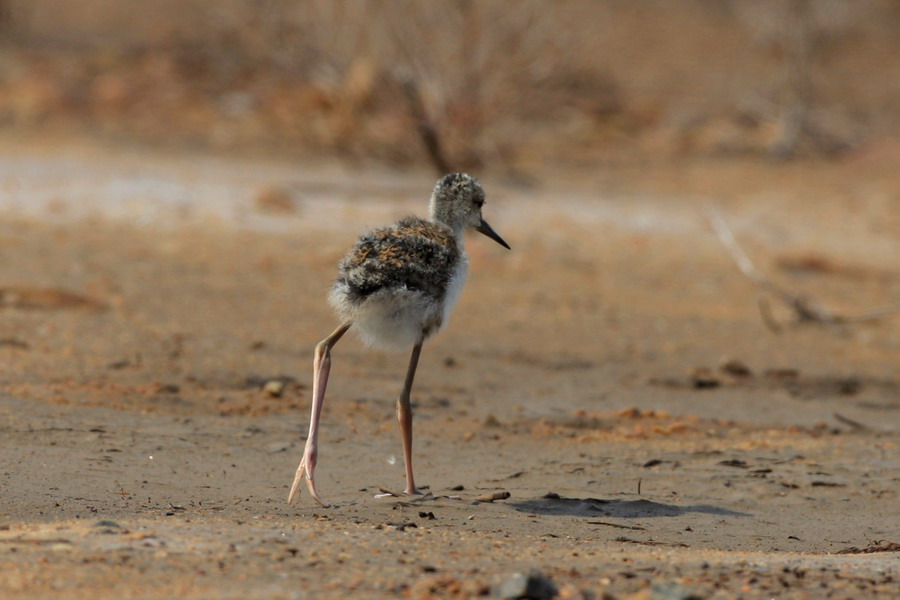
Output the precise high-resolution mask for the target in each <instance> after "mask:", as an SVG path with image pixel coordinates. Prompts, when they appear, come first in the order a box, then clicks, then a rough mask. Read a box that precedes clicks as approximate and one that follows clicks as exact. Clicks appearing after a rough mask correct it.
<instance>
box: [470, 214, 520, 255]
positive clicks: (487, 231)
mask: <svg viewBox="0 0 900 600" xmlns="http://www.w3.org/2000/svg"><path fill="white" fill-rule="evenodd" d="M475 231H477V232H479V233H483V234H484V235H486V236H488V237H489V238H491V239H492V240H494V241H495V242H497V243H498V244H500V245H501V246H503V247H504V248H506V249H507V250H512V248H510V247H509V244H507V243H506V242H504V241H503V238H502V237H500V236H499V235H498V234H497V232H496V231H494V229H493V228H492V227H491V226H490V225H488V222H487V221H485V220H484V219H481V225H479V226H478V227H476V228H475Z"/></svg>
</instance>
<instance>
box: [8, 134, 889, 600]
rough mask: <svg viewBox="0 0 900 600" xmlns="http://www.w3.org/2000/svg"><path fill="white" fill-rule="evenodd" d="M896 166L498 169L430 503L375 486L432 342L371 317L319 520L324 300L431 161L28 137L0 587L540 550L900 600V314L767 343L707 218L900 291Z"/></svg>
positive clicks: (484, 568)
mask: <svg viewBox="0 0 900 600" xmlns="http://www.w3.org/2000/svg"><path fill="white" fill-rule="evenodd" d="M878 158H879V157H878V156H876V157H875V158H874V159H872V160H873V161H874V162H873V163H872V164H874V166H872V164H870V163H865V164H853V163H850V164H843V165H838V166H834V165H805V166H803V165H795V166H792V167H783V166H782V167H779V166H775V165H759V164H756V165H754V164H747V165H737V166H736V165H735V164H734V163H723V164H721V165H716V164H701V165H696V164H694V165H685V166H683V167H679V168H677V169H676V168H671V167H659V168H656V169H655V170H654V169H649V170H647V171H638V170H631V171H629V170H627V169H626V170H623V171H622V172H617V171H613V170H607V171H604V172H602V173H599V174H594V175H592V176H585V177H581V178H578V179H577V180H563V179H562V178H559V180H554V179H547V180H546V181H545V183H544V184H543V185H541V186H540V187H536V188H527V187H522V186H520V185H516V184H515V183H514V182H505V181H502V180H491V179H486V180H485V182H484V183H485V186H486V188H487V191H488V195H489V204H488V205H487V207H486V214H487V215H489V217H490V220H491V222H492V224H493V225H494V227H495V228H496V229H497V230H498V231H499V232H500V233H501V234H502V235H503V236H504V237H505V238H506V239H507V241H509V242H510V244H511V245H512V247H513V250H512V251H511V252H507V251H505V250H504V249H502V248H500V247H499V246H497V245H496V244H493V243H491V242H490V241H489V240H486V239H479V238H478V237H472V238H471V239H470V240H469V242H468V248H469V251H470V254H471V261H472V269H471V275H470V280H469V284H468V287H467V289H466V291H465V293H464V295H463V298H462V300H461V301H460V304H459V306H458V307H457V310H456V312H455V314H454V316H453V319H452V322H451V323H450V325H449V327H448V329H447V330H446V331H444V332H443V333H442V334H441V335H440V336H438V337H437V338H435V339H434V340H433V341H431V342H429V343H428V344H427V345H426V347H425V350H424V352H423V358H422V362H421V363H420V371H419V376H418V379H417V382H416V386H415V389H414V401H415V406H416V408H415V410H416V418H415V435H416V439H415V457H416V471H417V476H418V477H417V479H418V480H419V482H420V483H421V484H424V485H427V486H429V487H428V490H429V492H430V493H431V494H430V495H428V496H425V497H423V498H410V497H405V498H393V497H388V498H375V496H376V494H378V491H379V487H385V488H389V489H401V488H402V485H403V467H402V458H401V456H400V451H399V433H398V431H397V426H396V421H395V417H394V406H393V403H394V398H395V396H396V394H397V393H398V391H399V387H400V385H401V383H402V376H403V372H404V368H405V363H406V357H405V356H404V355H402V354H392V353H387V352H381V351H373V350H368V349H366V348H364V347H363V346H362V345H361V344H360V343H359V341H358V340H356V339H354V338H353V337H348V338H346V340H343V341H341V343H340V344H339V345H338V346H337V347H336V349H335V353H334V369H333V374H332V382H331V385H330V388H329V394H328V398H327V400H326V405H325V411H324V422H323V432H322V440H321V446H320V460H319V467H318V471H317V475H318V483H319V488H320V491H321V493H322V495H323V497H324V498H325V499H326V500H328V501H330V502H332V503H333V506H332V507H330V508H322V507H319V506H317V505H315V504H314V503H313V502H312V501H311V499H310V498H309V496H308V495H307V494H306V493H305V490H304V494H303V495H302V496H301V498H300V501H299V502H298V503H297V504H295V505H294V506H288V505H287V504H286V503H285V498H286V496H287V490H288V486H289V484H290V482H291V479H292V477H293V472H294V469H295V468H296V466H297V462H298V461H299V459H300V454H301V451H302V447H303V440H304V436H305V429H306V426H307V423H308V404H309V392H310V382H311V350H312V347H313V346H314V344H315V343H316V342H317V341H318V340H319V339H321V338H322V337H324V336H325V335H326V334H327V333H328V332H329V331H330V330H331V329H332V328H333V326H334V318H333V316H332V315H331V314H330V312H329V310H328V308H327V305H326V303H325V301H324V295H325V293H326V291H327V288H328V286H329V284H330V282H331V280H332V278H333V276H334V272H335V271H334V269H335V264H336V261H337V260H338V258H339V257H340V256H341V255H342V253H343V252H344V251H345V250H346V249H347V248H348V247H349V245H350V244H352V242H353V240H354V239H355V237H356V235H358V234H359V233H360V232H361V231H362V230H363V229H365V228H366V227H368V226H373V225H378V224H381V223H384V222H389V221H391V220H392V219H394V218H395V217H399V216H402V215H404V214H406V213H409V212H422V211H424V203H425V199H426V198H427V194H428V191H429V189H430V186H431V184H432V177H431V176H430V175H428V174H423V173H418V174H398V173H390V172H382V171H379V170H377V169H371V168H366V167H359V168H355V169H354V168H349V167H341V166H339V165H304V166H302V168H298V167H297V166H296V165H285V164H279V163H275V162H270V161H262V160H258V161H240V160H237V159H227V158H208V157H194V156H190V155H183V156H171V155H169V156H157V155H153V154H147V153H142V152H137V151H121V150H116V151H111V150H106V149H102V148H92V147H87V146H83V145H77V144H76V145H62V146H59V145H53V146H48V145H47V144H33V145H28V146H23V145H22V144H20V143H16V142H4V143H3V144H0V164H2V165H3V166H2V169H3V171H4V172H3V189H2V190H0V210H2V213H0V255H2V262H0V265H2V270H0V305H2V307H0V383H2V388H0V412H2V415H3V420H2V422H3V433H2V438H0V439H2V453H0V462H2V469H0V481H2V493H0V596H2V597H4V598H19V597H23V598H24V597H31V598H44V597H54V598H88V597H89V598H92V599H94V600H100V599H103V598H164V597H181V598H304V597H319V598H346V597H350V596H354V597H360V598H395V597H413V598H428V597H454V598H466V597H472V596H477V595H479V594H487V593H489V591H490V589H491V586H492V585H495V584H497V583H498V582H501V581H504V580H506V579H508V578H509V577H510V576H511V575H512V574H513V573H515V572H524V571H528V570H530V569H538V570H539V571H540V572H541V573H542V574H543V575H544V576H546V577H548V578H550V579H552V580H553V582H554V583H555V585H556V586H557V588H558V589H559V591H560V594H561V597H563V598H582V597H583V598H601V597H604V598H629V597H632V596H634V597H636V598H651V597H665V598H678V597H684V598H686V597H688V594H687V593H683V594H681V595H678V594H679V593H680V592H674V591H673V590H672V589H671V588H670V589H668V591H665V590H663V589H662V588H661V587H660V586H664V585H667V584H673V585H677V586H680V588H682V589H683V590H687V591H688V592H692V593H694V594H696V596H697V597H700V598H738V597H740V598H775V597H777V598H875V597H883V598H893V597H897V594H900V584H898V564H900V561H898V554H897V550H898V546H897V543H898V542H900V509H898V505H900V499H898V496H900V494H898V482H900V469H898V455H900V450H898V439H900V375H898V364H900V329H898V327H900V320H898V318H900V317H897V318H894V319H893V320H890V319H889V320H885V321H883V322H880V323H876V324H867V325H854V326H828V327H821V326H812V325H806V326H799V327H790V328H788V329H787V330H785V331H783V332H782V333H780V334H776V333H774V332H772V331H770V330H769V329H767V327H766V326H765V325H764V323H763V321H762V319H761V318H760V313H759V309H758V306H757V291H756V289H755V288H754V286H753V284H752V283H750V282H749V281H748V280H747V279H745V278H744V277H742V276H741V275H740V273H739V272H738V271H737V269H736V268H735V267H734V265H733V263H732V262H731V261H730V259H729V257H728V255H727V254H726V253H725V252H724V251H723V250H722V247H721V245H720V244H719V243H718V241H717V240H716V238H715V237H714V236H713V235H712V234H711V233H710V231H709V227H708V224H707V223H706V221H705V218H704V213H703V209H704V206H705V205H706V203H708V202H709V201H715V202H717V203H718V204H719V205H720V207H721V209H722V211H723V213H724V214H725V215H726V216H727V218H728V219H729V221H730V222H731V223H732V225H733V228H734V230H735V232H736V234H737V235H738V237H739V239H740V240H741V241H742V243H743V244H744V245H745V247H746V249H747V251H748V252H750V254H751V255H752V256H753V257H754V259H755V260H756V261H757V263H758V265H759V266H760V268H762V269H764V270H765V271H766V272H767V273H769V274H771V276H772V277H773V278H774V279H776V280H778V281H780V282H781V283H783V284H785V285H786V286H788V287H790V288H792V289H797V290H803V291H805V292H807V293H811V294H814V295H815V296H816V297H818V298H819V299H821V300H823V301H825V302H826V303H827V304H828V305H829V306H830V307H832V308H834V309H835V310H837V311H842V312H846V313H851V312H853V311H855V310H859V309H864V308H869V307H873V306H879V305H883V304H887V303H890V302H891V301H893V302H896V301H897V300H898V299H900V263H898V262H897V260H896V257H897V256H898V250H900V235H898V233H900V203H898V202H897V200H896V198H897V184H896V182H895V180H894V179H893V175H892V173H891V170H892V169H891V168H890V166H889V164H888V163H886V162H884V161H883V162H880V163H879V162H878ZM867 168H868V169H870V170H874V171H872V172H867V171H866V170H865V169H867ZM873 172H874V173H876V174H879V173H880V174H881V175H880V178H878V177H875V176H874V175H873V174H872V173H873ZM286 199H287V200H286ZM788 316H789V315H787V314H785V313H783V312H782V311H781V310H780V309H778V308H777V307H776V314H775V317H776V318H777V319H782V320H784V319H787V317H788ZM728 360H731V361H732V365H731V369H730V372H729V369H724V370H723V368H722V365H723V364H724V362H725V361H728ZM740 365H743V366H746V367H747V368H748V369H749V371H750V372H749V374H740V373H738V372H737V371H739V369H738V368H737V367H738V366H740ZM279 378H283V379H282V380H283V381H284V382H285V383H286V385H285V388H284V392H283V393H282V394H281V395H280V396H273V395H270V394H268V393H267V392H265V391H263V390H262V389H261V387H262V386H263V385H264V384H265V383H266V382H267V381H270V380H273V379H279ZM497 491H506V492H509V494H510V495H509V497H508V498H506V499H502V500H497V501H494V502H492V503H487V502H482V503H478V502H476V500H475V499H476V498H477V497H479V496H482V495H484V494H489V493H492V492H497ZM891 549H893V550H892V551H891ZM652 590H655V591H652ZM604 594H606V596H604ZM654 594H655V595H654ZM666 594H668V595H666Z"/></svg>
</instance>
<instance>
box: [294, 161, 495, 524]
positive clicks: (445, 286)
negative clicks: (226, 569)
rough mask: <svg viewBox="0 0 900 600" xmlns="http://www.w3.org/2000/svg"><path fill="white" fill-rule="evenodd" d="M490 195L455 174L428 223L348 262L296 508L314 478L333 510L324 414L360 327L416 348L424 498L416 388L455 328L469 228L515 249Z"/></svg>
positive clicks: (359, 245)
mask: <svg viewBox="0 0 900 600" xmlns="http://www.w3.org/2000/svg"><path fill="white" fill-rule="evenodd" d="M484 203H485V198H484V190H482V189H481V185H480V184H479V183H478V180H476V179H475V178H474V177H471V176H469V175H466V174H464V173H453V174H450V175H446V176H445V177H443V178H441V179H440V180H439V181H438V182H437V184H436V185H435V186H434V191H433V192H432V194H431V202H430V204H429V210H428V213H429V214H428V218H427V219H422V218H420V217H407V218H405V219H403V220H401V221H399V222H397V223H395V224H394V225H391V226H390V227H384V228H381V229H376V230H374V231H370V232H369V233H366V234H365V235H363V236H362V237H361V238H360V239H359V241H357V242H356V245H355V246H354V247H353V249H352V250H351V251H350V253H349V254H347V255H346V256H345V257H344V258H343V260H341V263H340V266H339V268H338V279H337V281H336V282H335V283H334V285H333V286H332V288H331V293H330V294H329V301H330V303H331V305H332V306H333V307H334V309H335V310H336V311H337V313H338V315H339V316H340V319H341V325H340V326H339V327H338V328H337V329H335V330H334V331H333V332H332V333H331V335H329V336H328V337H327V338H325V339H324V340H322V341H321V342H319V344H318V345H317V346H316V352H315V358H314V360H313V397H312V411H311V412H312V414H311V416H310V420H309V436H308V437H307V439H306V447H305V449H304V451H303V459H302V460H301V461H300V466H299V467H297V473H296V475H295V476H294V483H293V485H291V491H290V494H289V495H288V503H291V502H293V501H294V498H295V497H296V496H297V495H298V492H299V489H300V482H301V481H303V479H304V478H305V479H306V486H307V488H308V489H309V493H310V495H312V497H313V499H315V500H316V502H318V503H319V504H321V505H322V506H328V505H327V504H326V503H325V502H324V501H323V500H322V498H321V497H320V496H319V493H318V491H317V490H316V483H315V477H314V475H315V469H316V460H317V457H318V439H319V416H320V415H321V412H322V404H323V402H324V400H325V386H326V385H327V384H328V374H329V372H330V371H331V349H332V348H333V347H334V345H335V344H336V343H337V341H338V340H340V339H341V337H342V336H343V335H344V334H345V333H346V332H347V330H349V329H350V328H351V327H353V328H354V329H355V330H356V331H358V332H359V334H360V336H361V337H362V339H363V340H364V341H365V342H366V343H368V344H370V345H372V346H380V347H387V348H408V347H410V346H411V347H412V354H411V356H410V359H409V368H408V370H407V372H406V380H405V382H404V384H403V390H402V391H401V392H400V398H399V399H398V400H397V419H398V420H399V422H400V433H401V436H402V439H403V460H404V464H405V466H406V489H405V490H404V491H405V493H407V494H420V493H421V492H420V491H419V490H418V488H416V482H415V478H414V477H413V467H412V439H413V436H412V410H411V408H410V402H409V394H410V390H411V389H412V384H413V378H414V377H415V374H416V366H417V365H418V362H419V354H420V352H421V350H422V343H423V342H424V341H425V340H426V339H427V338H428V337H430V336H431V335H433V334H435V333H437V332H438V331H439V330H440V329H441V328H443V327H444V326H445V325H446V324H447V320H448V318H449V316H450V311H451V310H452V309H453V305H454V304H455V303H456V300H457V299H458V298H459V294H460V292H461V291H462V287H463V283H465V280H466V274H467V271H468V267H469V260H468V257H467V256H466V251H465V247H464V244H463V231H464V230H465V229H467V228H469V227H471V228H473V229H475V230H476V231H479V232H481V233H483V234H484V235H486V236H488V237H489V238H491V239H492V240H494V241H495V242H497V243H498V244H500V245H501V246H503V247H505V248H507V249H509V245H508V244H507V243H506V242H504V241H503V238H501V237H500V236H499V235H498V234H497V233H496V232H495V231H494V230H493V229H492V228H491V226H490V225H488V224H487V221H485V220H484V218H483V217H482V216H481V209H482V207H483V206H484Z"/></svg>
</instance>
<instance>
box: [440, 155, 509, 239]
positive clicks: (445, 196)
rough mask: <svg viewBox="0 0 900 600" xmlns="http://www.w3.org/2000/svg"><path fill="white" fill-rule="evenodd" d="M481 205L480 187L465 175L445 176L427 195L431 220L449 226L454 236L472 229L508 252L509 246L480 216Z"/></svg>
mask: <svg viewBox="0 0 900 600" xmlns="http://www.w3.org/2000/svg"><path fill="white" fill-rule="evenodd" d="M483 206H484V190H483V189H482V188H481V184H480V183H478V180H477V179H475V178H474V177H472V176H471V175H466V174H465V173H451V174H450V175H445V176H444V177H442V178H441V179H439V180H438V182H437V184H435V186H434V192H432V194H431V205H430V212H431V218H432V219H434V220H435V221H439V222H441V223H444V224H445V225H448V226H450V228H452V229H453V231H456V232H457V233H458V232H460V231H462V230H463V229H465V228H466V227H472V228H474V229H475V230H476V231H479V232H481V233H483V234H484V235H486V236H488V237H489V238H491V239H492V240H494V241H495V242H497V243H498V244H500V245H501V246H503V247H504V248H507V249H508V248H509V244H507V243H506V242H504V241H503V238H501V237H500V236H499V235H498V234H497V232H496V231H494V230H493V229H492V228H491V226H490V225H488V223H487V221H485V220H484V217H482V216H481V208H482V207H483Z"/></svg>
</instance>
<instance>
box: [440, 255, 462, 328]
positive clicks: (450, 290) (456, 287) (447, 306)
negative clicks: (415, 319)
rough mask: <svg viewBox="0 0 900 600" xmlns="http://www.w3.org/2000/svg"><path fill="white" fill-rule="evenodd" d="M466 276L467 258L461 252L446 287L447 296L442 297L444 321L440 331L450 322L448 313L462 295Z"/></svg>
mask: <svg viewBox="0 0 900 600" xmlns="http://www.w3.org/2000/svg"><path fill="white" fill-rule="evenodd" d="M468 274H469V257H468V256H467V255H466V251H465V250H463V251H462V253H461V254H460V256H459V263H457V265H456V269H454V271H453V276H452V277H451V278H450V283H449V284H448V285H447V295H446V296H445V297H444V321H443V323H442V324H441V329H443V328H444V327H446V326H447V321H449V320H450V313H451V312H452V311H453V306H454V305H455V304H456V301H457V300H459V295H460V294H461V293H462V289H463V286H464V285H465V283H466V277H467V276H468Z"/></svg>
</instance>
